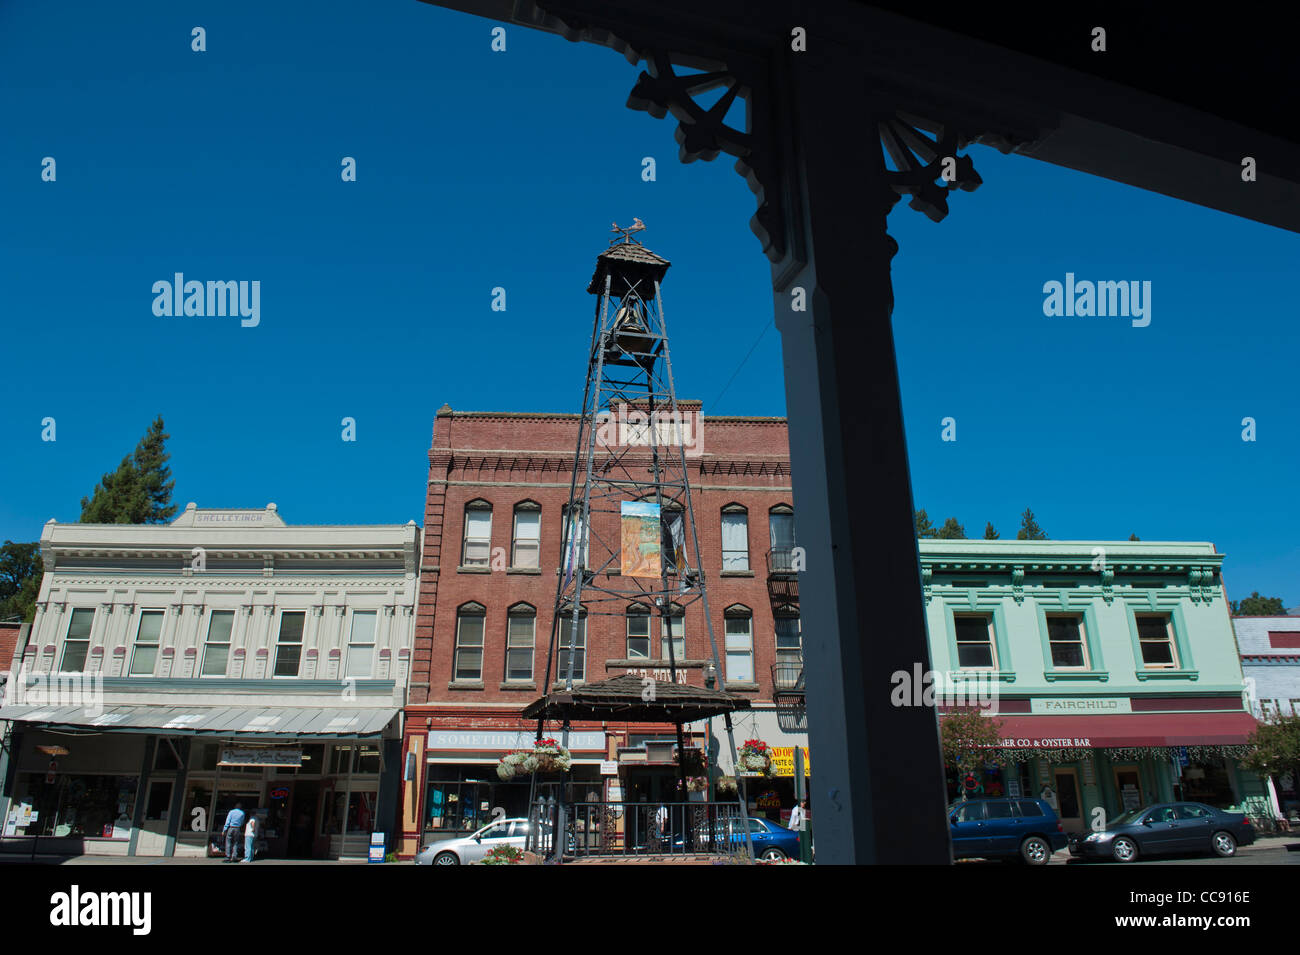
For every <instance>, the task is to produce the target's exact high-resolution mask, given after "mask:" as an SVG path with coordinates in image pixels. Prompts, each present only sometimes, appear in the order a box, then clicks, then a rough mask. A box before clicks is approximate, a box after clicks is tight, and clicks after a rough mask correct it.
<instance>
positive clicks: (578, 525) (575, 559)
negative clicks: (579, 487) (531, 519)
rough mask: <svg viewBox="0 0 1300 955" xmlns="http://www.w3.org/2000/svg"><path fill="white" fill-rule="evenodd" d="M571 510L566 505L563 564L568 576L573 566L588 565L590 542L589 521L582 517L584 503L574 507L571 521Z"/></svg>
mask: <svg viewBox="0 0 1300 955" xmlns="http://www.w3.org/2000/svg"><path fill="white" fill-rule="evenodd" d="M569 510H570V508H569V505H567V504H566V505H564V518H565V520H564V527H565V531H564V555H563V557H562V561H563V563H562V565H561V566H562V567H563V568H564V572H565V575H566V576H568V574H569V573H570V571H571V569H572V568H573V567H583V568H585V567H586V566H587V545H588V544H589V543H590V533H589V531H588V528H587V522H586V521H584V520H583V519H582V505H581V504H579V505H577V506H576V507H574V508H573V519H572V520H571V521H570V520H569V519H568V518H569Z"/></svg>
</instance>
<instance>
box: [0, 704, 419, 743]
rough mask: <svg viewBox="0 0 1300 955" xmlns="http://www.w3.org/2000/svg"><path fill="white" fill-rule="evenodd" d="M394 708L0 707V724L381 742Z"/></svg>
mask: <svg viewBox="0 0 1300 955" xmlns="http://www.w3.org/2000/svg"><path fill="white" fill-rule="evenodd" d="M397 714H398V710H397V708H396V707H343V706H328V707H320V706H317V707H296V706H106V707H102V708H96V707H87V706H41V705H38V704H15V705H12V706H4V707H0V720H14V721H16V722H22V723H28V724H32V725H42V726H54V727H69V728H76V729H100V730H104V731H106V732H109V731H111V732H116V733H150V734H159V735H164V736H261V737H266V738H268V739H270V738H274V737H280V736H291V737H295V738H302V737H317V738H321V739H334V738H348V739H355V738H367V737H375V738H377V737H381V736H383V735H384V729H385V727H387V726H388V725H389V724H390V723H391V722H392V721H393V720H394V719H395V718H396V717H397Z"/></svg>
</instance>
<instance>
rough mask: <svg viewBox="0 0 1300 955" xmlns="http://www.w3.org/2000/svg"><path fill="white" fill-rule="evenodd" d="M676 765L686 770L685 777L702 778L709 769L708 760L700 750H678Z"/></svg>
mask: <svg viewBox="0 0 1300 955" xmlns="http://www.w3.org/2000/svg"><path fill="white" fill-rule="evenodd" d="M677 764H678V765H679V766H681V767H682V768H683V769H685V770H686V775H687V776H703V775H704V773H705V771H706V770H707V769H708V768H709V760H708V758H707V757H706V756H705V755H704V750H702V749H691V748H687V749H681V750H678V751H677Z"/></svg>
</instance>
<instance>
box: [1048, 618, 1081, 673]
mask: <svg viewBox="0 0 1300 955" xmlns="http://www.w3.org/2000/svg"><path fill="white" fill-rule="evenodd" d="M1047 643H1048V649H1049V650H1050V651H1051V654H1052V668H1053V669H1054V670H1086V669H1088V641H1087V640H1086V639H1085V636H1084V623H1083V618H1082V617H1080V616H1078V615H1077V614H1048V615H1047Z"/></svg>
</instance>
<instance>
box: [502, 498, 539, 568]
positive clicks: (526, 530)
mask: <svg viewBox="0 0 1300 955" xmlns="http://www.w3.org/2000/svg"><path fill="white" fill-rule="evenodd" d="M541 543H542V508H541V506H540V505H539V504H538V503H537V502H536V501H520V502H519V503H518V504H516V505H515V527H514V537H513V545H512V547H511V553H510V566H511V567H514V568H516V569H517V570H536V569H537V568H538V567H540V566H541V563H540V562H539V560H538V555H539V552H540V550H541Z"/></svg>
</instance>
